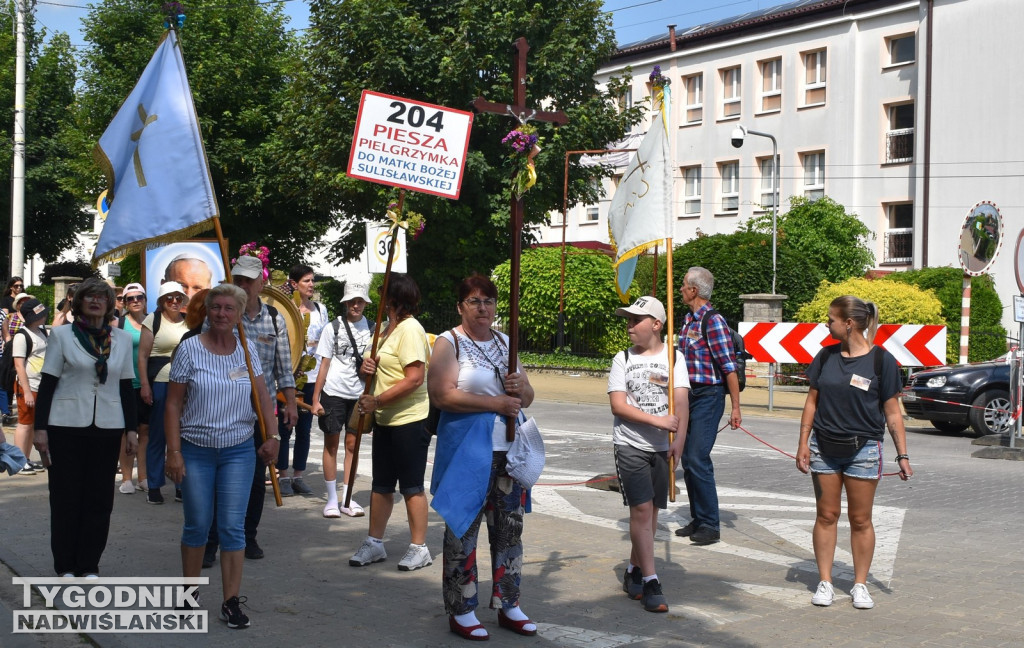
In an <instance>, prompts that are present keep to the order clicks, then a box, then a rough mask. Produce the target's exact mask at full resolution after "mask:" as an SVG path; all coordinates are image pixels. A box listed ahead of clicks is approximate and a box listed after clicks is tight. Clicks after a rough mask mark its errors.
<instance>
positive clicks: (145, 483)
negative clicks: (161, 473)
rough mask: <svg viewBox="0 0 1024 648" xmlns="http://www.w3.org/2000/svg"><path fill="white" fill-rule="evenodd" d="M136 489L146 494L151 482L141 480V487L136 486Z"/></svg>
mask: <svg viewBox="0 0 1024 648" xmlns="http://www.w3.org/2000/svg"><path fill="white" fill-rule="evenodd" d="M136 488H138V489H139V490H140V491H142V492H144V493H145V492H146V491H148V490H149V480H148V479H140V480H139V485H138V486H136Z"/></svg>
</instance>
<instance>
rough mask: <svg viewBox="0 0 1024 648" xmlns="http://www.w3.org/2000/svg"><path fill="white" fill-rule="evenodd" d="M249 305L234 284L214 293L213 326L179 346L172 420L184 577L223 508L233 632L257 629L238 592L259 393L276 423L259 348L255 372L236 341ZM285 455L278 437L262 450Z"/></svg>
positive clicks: (169, 411) (252, 352)
mask: <svg viewBox="0 0 1024 648" xmlns="http://www.w3.org/2000/svg"><path fill="white" fill-rule="evenodd" d="M245 301H246V296H245V292H244V291H243V290H242V289H241V288H239V287H237V286H234V285H232V284H221V285H219V286H217V287H215V288H212V289H211V290H210V292H209V293H207V295H206V299H205V302H206V312H207V320H208V321H209V323H210V328H209V329H208V330H207V331H206V332H205V333H201V334H199V335H196V336H194V337H191V338H188V339H187V340H185V341H184V342H182V343H181V344H179V345H178V348H177V350H176V353H175V356H174V361H173V362H172V364H171V377H170V382H169V383H168V388H167V405H166V411H165V417H164V425H165V428H166V434H167V462H166V467H167V475H168V477H170V478H171V479H172V480H174V481H175V482H176V483H177V482H180V483H181V492H182V500H183V503H184V509H185V525H184V528H183V529H182V533H181V563H182V572H183V574H184V576H185V577H195V578H198V577H199V572H200V569H201V565H202V561H203V551H204V549H205V548H206V538H207V534H208V533H209V530H210V525H211V524H212V520H213V513H214V505H216V507H217V531H218V533H219V534H220V542H221V577H222V581H223V587H224V603H223V605H222V606H221V612H220V617H221V619H222V620H224V621H226V622H227V624H228V627H229V628H245V627H248V626H249V617H248V616H246V615H245V613H243V612H242V611H241V609H240V608H239V604H240V603H241V602H244V598H243V599H242V600H240V599H239V596H238V592H239V589H240V587H241V583H242V563H243V559H242V555H243V554H242V552H243V550H244V549H245V531H244V523H245V509H246V505H247V504H248V501H249V489H250V487H251V485H252V475H253V470H254V469H255V462H256V460H257V458H256V454H257V453H256V451H255V449H254V446H253V443H252V434H253V424H254V422H255V420H256V412H255V410H254V409H253V392H254V391H255V394H256V396H257V400H258V402H259V405H260V407H261V408H262V411H263V420H264V421H265V422H267V423H268V424H269V423H271V422H273V421H274V420H275V419H274V404H273V401H272V400H271V398H270V393H269V392H268V391H267V384H266V381H265V380H263V379H262V377H261V376H262V375H263V370H262V368H261V366H260V362H259V356H258V354H257V353H256V348H255V346H254V344H253V342H252V341H248V347H249V357H250V358H251V360H252V374H251V375H250V373H249V371H248V370H247V369H246V361H245V356H244V353H243V349H242V346H241V344H240V342H239V340H238V338H236V337H235V332H234V331H235V327H236V326H237V325H238V322H239V318H240V317H241V315H242V310H243V309H244V308H245ZM277 451H278V440H277V437H271V438H269V439H267V441H266V442H265V443H264V444H263V445H262V446H261V447H260V448H259V459H260V460H261V461H263V462H264V463H266V464H268V465H269V464H270V463H272V462H273V460H274V459H275V458H276V457H277Z"/></svg>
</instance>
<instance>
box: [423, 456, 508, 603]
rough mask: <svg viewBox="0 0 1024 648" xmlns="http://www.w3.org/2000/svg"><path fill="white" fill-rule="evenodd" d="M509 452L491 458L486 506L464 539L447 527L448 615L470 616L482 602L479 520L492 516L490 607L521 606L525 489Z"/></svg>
mask: <svg viewBox="0 0 1024 648" xmlns="http://www.w3.org/2000/svg"><path fill="white" fill-rule="evenodd" d="M505 455H506V453H505V452H495V453H494V454H493V455H492V459H491V477H490V482H489V484H488V488H487V499H486V501H485V502H484V507H483V509H482V510H481V511H480V513H479V514H478V515H477V516H476V519H475V520H473V524H471V525H470V526H469V529H467V530H466V534H465V535H464V536H462V537H461V538H456V537H455V535H454V534H453V533H452V532H451V529H449V528H448V527H447V526H445V530H444V575H443V576H442V580H441V591H442V594H443V595H444V609H445V612H447V613H448V614H467V613H469V612H472V611H473V610H475V609H476V607H477V605H479V599H478V598H477V566H476V544H477V538H478V537H479V535H480V522H481V520H482V519H483V518H484V517H486V518H487V537H488V540H489V541H490V545H491V569H492V581H493V585H492V587H493V589H492V591H491V605H490V607H491V608H495V607H497V606H498V605H499V604H500V605H501V607H502V609H505V610H508V609H511V608H514V607H516V606H517V605H519V582H520V580H521V578H522V573H523V541H522V536H523V510H524V507H525V505H526V491H525V490H524V489H523V487H522V486H521V485H520V484H519V483H518V482H516V481H515V480H514V479H512V478H511V477H509V476H508V472H507V468H506V462H505Z"/></svg>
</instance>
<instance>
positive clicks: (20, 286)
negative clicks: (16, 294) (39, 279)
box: [11, 284, 25, 288]
mask: <svg viewBox="0 0 1024 648" xmlns="http://www.w3.org/2000/svg"><path fill="white" fill-rule="evenodd" d="M24 287H25V284H14V285H13V286H11V288H24Z"/></svg>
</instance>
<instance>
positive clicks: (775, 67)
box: [761, 58, 782, 112]
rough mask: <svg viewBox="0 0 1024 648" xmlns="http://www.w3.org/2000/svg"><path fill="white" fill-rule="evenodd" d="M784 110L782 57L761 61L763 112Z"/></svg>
mask: <svg viewBox="0 0 1024 648" xmlns="http://www.w3.org/2000/svg"><path fill="white" fill-rule="evenodd" d="M776 110H782V59H781V58H776V59H772V60H770V61H761V112H773V111H776Z"/></svg>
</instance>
